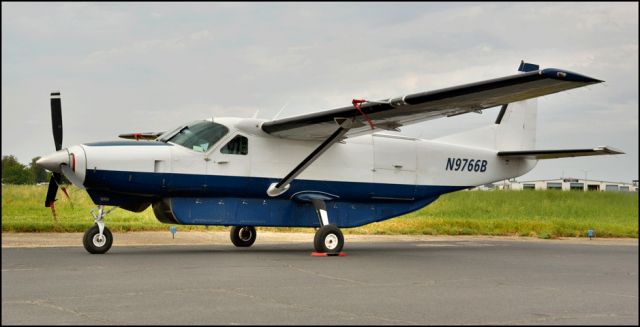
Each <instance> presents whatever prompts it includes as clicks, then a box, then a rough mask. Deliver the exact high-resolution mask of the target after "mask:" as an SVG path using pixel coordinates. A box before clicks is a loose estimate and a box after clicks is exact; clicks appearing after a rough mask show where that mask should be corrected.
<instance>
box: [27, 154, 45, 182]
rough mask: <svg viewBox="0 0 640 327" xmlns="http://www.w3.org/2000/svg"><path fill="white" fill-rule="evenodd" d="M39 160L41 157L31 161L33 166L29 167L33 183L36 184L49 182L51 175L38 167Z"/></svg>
mask: <svg viewBox="0 0 640 327" xmlns="http://www.w3.org/2000/svg"><path fill="white" fill-rule="evenodd" d="M38 159H40V157H35V158H33V159H31V164H30V165H29V170H30V171H31V175H32V177H33V181H34V182H35V183H36V184H37V183H44V182H48V181H49V173H48V172H47V171H46V170H45V169H44V168H42V167H40V166H38V165H36V161H38Z"/></svg>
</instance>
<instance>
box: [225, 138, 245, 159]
mask: <svg viewBox="0 0 640 327" xmlns="http://www.w3.org/2000/svg"><path fill="white" fill-rule="evenodd" d="M220 152H222V153H226V154H244V155H246V154H247V153H248V152H249V140H247V138H246V137H244V136H242V135H237V136H236V137H234V138H233V140H231V141H229V143H227V144H226V145H225V146H223V147H222V149H220Z"/></svg>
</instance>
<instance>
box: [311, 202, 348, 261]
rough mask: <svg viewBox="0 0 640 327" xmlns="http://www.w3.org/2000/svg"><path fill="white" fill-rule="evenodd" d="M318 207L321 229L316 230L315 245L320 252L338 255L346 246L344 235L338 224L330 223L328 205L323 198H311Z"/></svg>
mask: <svg viewBox="0 0 640 327" xmlns="http://www.w3.org/2000/svg"><path fill="white" fill-rule="evenodd" d="M311 203H312V204H313V206H314V207H315V208H316V213H317V214H318V220H320V229H318V230H317V231H316V235H315V237H314V238H313V247H314V248H315V250H316V252H318V253H326V254H328V255H338V254H340V251H342V247H343V246H344V236H342V232H341V231H340V228H338V227H337V226H336V225H332V224H329V215H328V214H327V206H326V204H325V203H324V201H323V200H317V199H314V200H311Z"/></svg>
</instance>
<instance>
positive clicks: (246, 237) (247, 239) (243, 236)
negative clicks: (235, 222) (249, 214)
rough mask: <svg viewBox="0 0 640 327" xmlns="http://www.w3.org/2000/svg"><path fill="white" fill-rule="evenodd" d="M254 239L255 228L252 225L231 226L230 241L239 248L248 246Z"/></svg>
mask: <svg viewBox="0 0 640 327" xmlns="http://www.w3.org/2000/svg"><path fill="white" fill-rule="evenodd" d="M255 241H256V229H255V228H254V227H253V226H233V227H231V242H232V243H233V245H235V246H237V247H241V248H246V247H250V246H251V245H253V242H255Z"/></svg>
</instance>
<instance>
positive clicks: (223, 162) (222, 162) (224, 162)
mask: <svg viewBox="0 0 640 327" xmlns="http://www.w3.org/2000/svg"><path fill="white" fill-rule="evenodd" d="M216 163H217V164H220V165H222V164H226V163H229V162H228V161H216Z"/></svg>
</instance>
